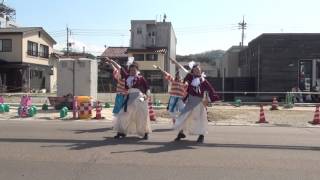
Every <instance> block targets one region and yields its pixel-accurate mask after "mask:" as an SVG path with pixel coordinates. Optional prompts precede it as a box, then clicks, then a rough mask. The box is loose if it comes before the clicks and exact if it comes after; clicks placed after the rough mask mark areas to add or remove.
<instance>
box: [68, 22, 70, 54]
mask: <svg viewBox="0 0 320 180" xmlns="http://www.w3.org/2000/svg"><path fill="white" fill-rule="evenodd" d="M69 31H70V29H69V27H68V26H67V56H68V57H69Z"/></svg>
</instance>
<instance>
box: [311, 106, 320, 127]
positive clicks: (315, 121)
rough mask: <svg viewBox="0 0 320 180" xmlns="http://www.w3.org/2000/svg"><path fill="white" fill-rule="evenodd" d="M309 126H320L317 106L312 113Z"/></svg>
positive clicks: (319, 114) (319, 113)
mask: <svg viewBox="0 0 320 180" xmlns="http://www.w3.org/2000/svg"><path fill="white" fill-rule="evenodd" d="M309 123H310V124H313V125H317V124H320V112H319V105H318V106H317V107H316V111H315V113H314V117H313V121H311V122H309Z"/></svg>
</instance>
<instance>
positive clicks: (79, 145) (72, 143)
mask: <svg viewBox="0 0 320 180" xmlns="http://www.w3.org/2000/svg"><path fill="white" fill-rule="evenodd" d="M0 143H52V144H65V145H59V146H63V147H68V148H69V149H70V150H84V149H90V148H97V147H103V146H110V145H121V144H124V145H143V146H153V147H151V148H146V149H139V150H133V151H118V152H113V153H128V152H146V153H162V152H170V151H177V150H186V149H195V148H197V147H206V148H239V149H271V150H297V151H320V147H318V146H293V145H264V144H222V143H204V144H197V143H196V142H194V141H180V142H151V141H144V140H142V139H140V138H136V137H128V138H125V139H120V140H115V139H113V138H110V137H108V138H105V140H76V139H27V138H0ZM54 146H57V145H53V146H43V147H54ZM154 146H156V147H154Z"/></svg>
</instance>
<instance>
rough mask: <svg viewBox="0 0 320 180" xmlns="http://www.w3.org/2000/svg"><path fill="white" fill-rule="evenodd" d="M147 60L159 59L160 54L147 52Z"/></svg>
mask: <svg viewBox="0 0 320 180" xmlns="http://www.w3.org/2000/svg"><path fill="white" fill-rule="evenodd" d="M146 60H147V61H158V54H147V55H146Z"/></svg>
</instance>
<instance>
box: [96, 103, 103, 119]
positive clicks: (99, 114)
mask: <svg viewBox="0 0 320 180" xmlns="http://www.w3.org/2000/svg"><path fill="white" fill-rule="evenodd" d="M101 111H102V106H101V104H100V101H97V105H96V117H95V118H94V119H104V117H102V115H101Z"/></svg>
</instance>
